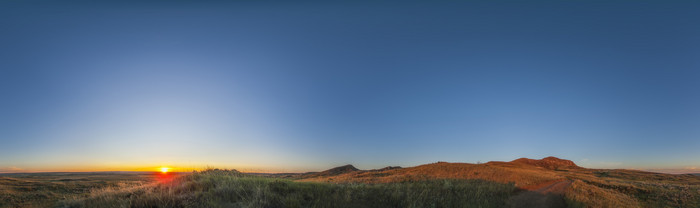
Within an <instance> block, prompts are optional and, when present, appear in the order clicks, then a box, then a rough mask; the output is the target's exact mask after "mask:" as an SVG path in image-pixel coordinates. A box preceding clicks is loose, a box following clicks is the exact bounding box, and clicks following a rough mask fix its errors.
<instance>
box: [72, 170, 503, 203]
mask: <svg viewBox="0 0 700 208" xmlns="http://www.w3.org/2000/svg"><path fill="white" fill-rule="evenodd" d="M515 190H516V187H515V186H514V185H513V184H502V183H495V182H488V181H482V180H454V179H450V180H427V181H415V182H402V183H388V184H331V183H313V182H293V181H290V180H283V179H275V178H265V177H257V176H249V175H245V174H242V173H239V172H238V171H234V170H207V171H202V172H195V173H192V174H190V175H185V176H181V177H179V178H176V179H175V180H173V181H170V182H167V183H160V184H151V185H142V186H128V187H119V188H105V189H98V190H94V191H93V192H92V193H91V194H90V195H89V196H88V197H87V198H76V199H72V200H64V201H61V202H60V203H59V204H58V206H59V207H504V206H506V203H507V201H508V199H509V198H510V197H511V195H512V194H513V193H514V192H515Z"/></svg>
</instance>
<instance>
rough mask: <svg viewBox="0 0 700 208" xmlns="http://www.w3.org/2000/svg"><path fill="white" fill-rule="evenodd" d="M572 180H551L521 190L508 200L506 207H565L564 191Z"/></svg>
mask: <svg viewBox="0 0 700 208" xmlns="http://www.w3.org/2000/svg"><path fill="white" fill-rule="evenodd" d="M572 182H573V181H570V180H564V181H552V182H548V183H545V184H540V185H537V186H535V187H537V188H536V189H530V190H525V191H522V192H520V193H518V194H516V195H515V196H512V197H511V198H510V199H509V200H508V207H550V208H553V207H566V201H565V200H564V192H565V191H566V189H567V188H568V187H569V186H570V185H571V183H572Z"/></svg>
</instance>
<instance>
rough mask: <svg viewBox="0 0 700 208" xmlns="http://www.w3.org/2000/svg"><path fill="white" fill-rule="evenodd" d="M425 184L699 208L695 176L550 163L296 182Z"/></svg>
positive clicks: (456, 166)
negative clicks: (480, 185) (484, 184)
mask: <svg viewBox="0 0 700 208" xmlns="http://www.w3.org/2000/svg"><path fill="white" fill-rule="evenodd" d="M431 179H468V180H470V179H479V180H486V181H493V182H498V183H513V184H514V185H515V186H516V187H517V188H518V189H519V190H522V191H523V192H524V193H528V194H524V195H528V196H529V197H525V198H524V199H519V200H523V201H538V200H540V201H547V200H549V201H552V200H553V199H552V198H555V199H554V200H555V201H556V200H560V199H566V200H572V201H578V202H581V203H584V204H586V205H589V206H592V207H639V206H651V207H657V206H662V207H663V206H665V207H698V206H700V177H698V176H694V175H689V174H685V175H672V174H661V173H651V172H644V171H636V170H608V169H588V168H583V167H580V166H578V165H576V164H575V163H574V162H572V161H570V160H565V159H559V158H556V157H546V158H542V159H528V158H520V159H516V160H513V161H510V162H497V161H494V162H488V163H484V164H471V163H447V162H438V163H432V164H425V165H419V166H415V167H408V168H400V169H388V170H382V171H369V170H367V171H365V170H355V171H349V172H346V173H341V174H336V175H323V176H321V175H319V176H315V177H305V178H300V179H299V181H314V182H330V183H370V184H371V183H394V182H412V181H423V180H431ZM532 192H535V193H538V194H539V195H538V194H532ZM543 194H544V195H543ZM547 194H551V195H554V196H555V197H552V196H551V195H547ZM516 198H517V197H516ZM557 198H558V199H557ZM533 206H538V205H533Z"/></svg>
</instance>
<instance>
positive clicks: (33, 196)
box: [0, 172, 157, 207]
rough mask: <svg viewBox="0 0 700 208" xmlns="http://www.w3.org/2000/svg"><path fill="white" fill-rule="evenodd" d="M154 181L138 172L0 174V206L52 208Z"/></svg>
mask: <svg viewBox="0 0 700 208" xmlns="http://www.w3.org/2000/svg"><path fill="white" fill-rule="evenodd" d="M156 178H157V177H156V176H155V175H154V174H152V173H140V172H124V173H116V172H89V173H18V174H0V207H52V206H54V205H55V204H56V202H57V201H59V200H64V199H68V198H81V197H86V196H88V194H89V193H90V192H91V191H93V190H99V189H102V188H107V187H127V186H137V185H142V184H148V183H153V182H154V181H155V179H156Z"/></svg>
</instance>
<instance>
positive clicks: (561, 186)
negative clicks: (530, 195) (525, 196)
mask: <svg viewBox="0 0 700 208" xmlns="http://www.w3.org/2000/svg"><path fill="white" fill-rule="evenodd" d="M571 183H573V181H571V180H565V181H559V182H556V183H553V184H550V185H548V186H545V187H542V188H539V189H536V190H533V191H535V192H538V193H541V194H548V193H553V194H564V191H566V188H569V186H571Z"/></svg>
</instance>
